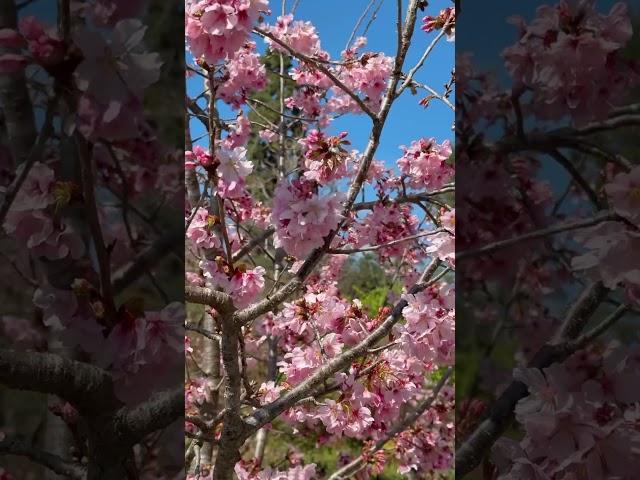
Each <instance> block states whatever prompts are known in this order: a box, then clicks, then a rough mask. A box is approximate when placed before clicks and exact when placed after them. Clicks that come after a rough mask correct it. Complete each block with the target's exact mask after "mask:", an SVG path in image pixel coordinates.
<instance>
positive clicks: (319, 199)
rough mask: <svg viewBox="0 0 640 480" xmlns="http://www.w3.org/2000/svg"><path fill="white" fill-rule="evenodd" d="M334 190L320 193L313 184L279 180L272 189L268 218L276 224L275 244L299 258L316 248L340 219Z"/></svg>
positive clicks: (301, 181) (338, 198)
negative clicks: (270, 216) (271, 209)
mask: <svg viewBox="0 0 640 480" xmlns="http://www.w3.org/2000/svg"><path fill="white" fill-rule="evenodd" d="M341 198H342V196H341V195H340V194H338V193H333V194H329V195H324V196H321V195H319V194H316V193H314V191H313V183H311V182H308V181H304V180H294V181H293V182H291V183H288V184H287V183H284V182H283V183H281V184H280V185H279V186H278V188H277V189H276V192H275V197H274V204H273V211H272V218H273V220H274V223H275V225H276V245H277V246H282V247H283V248H284V249H285V250H286V251H287V253H289V254H291V255H295V256H297V257H302V256H304V255H306V254H307V253H309V252H310V251H311V250H313V249H314V248H318V247H320V246H321V245H322V244H323V242H324V237H326V236H327V235H329V233H330V232H331V230H333V229H334V228H335V227H336V226H337V225H338V222H339V221H340V210H339V209H340V201H341Z"/></svg>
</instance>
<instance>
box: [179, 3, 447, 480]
mask: <svg viewBox="0 0 640 480" xmlns="http://www.w3.org/2000/svg"><path fill="white" fill-rule="evenodd" d="M298 3H299V2H293V5H289V6H287V2H282V3H281V4H276V2H267V1H266V0H202V1H195V0H194V1H187V2H186V26H185V34H186V44H187V49H188V64H187V85H188V92H189V94H188V96H187V98H186V101H185V104H186V108H187V115H188V117H189V121H188V123H187V132H186V142H187V143H186V152H185V172H186V173H185V185H186V196H187V208H186V209H185V224H186V238H187V243H186V249H187V254H186V261H187V271H186V284H187V286H186V301H187V302H188V307H189V308H188V315H187V321H186V324H185V326H186V330H187V336H186V337H185V351H186V355H187V359H186V365H187V373H186V383H185V403H186V405H185V408H186V419H185V420H186V423H185V432H186V436H187V448H186V468H187V471H188V478H192V479H204V478H214V479H220V480H222V479H231V478H235V477H237V478H239V479H241V480H248V479H262V480H266V479H294V478H296V479H302V478H304V479H315V478H323V477H324V478H331V479H333V480H337V479H346V478H351V477H354V476H355V477H356V478H371V477H373V476H375V475H378V474H380V473H381V472H382V471H383V469H384V468H385V466H389V467H390V468H392V469H395V470H397V472H398V473H399V474H401V475H407V476H408V475H411V476H413V477H414V478H434V476H439V475H447V474H448V472H450V469H451V466H452V463H453V434H454V425H453V405H454V399H453V378H452V365H453V363H454V339H455V299H454V294H455V291H454V287H453V285H452V272H453V270H454V267H455V261H454V254H455V252H454V241H455V232H454V226H455V209H454V207H453V205H452V196H453V193H454V191H455V187H454V166H453V150H452V146H451V143H450V141H449V140H448V139H446V138H433V137H432V136H430V135H429V131H428V128H425V132H424V136H423V137H422V138H415V139H413V141H412V142H411V143H410V144H409V145H406V146H402V145H398V150H397V151H398V154H397V156H396V158H394V159H385V160H386V161H382V160H381V159H378V158H377V155H378V151H379V147H380V144H381V141H382V133H383V131H384V129H385V125H386V124H387V123H388V121H389V118H390V112H391V111H392V109H393V108H394V106H397V103H396V102H397V100H398V99H399V98H401V97H402V96H410V95H412V94H413V95H415V96H412V97H411V98H412V99H414V101H413V107H414V108H415V109H416V110H417V111H418V112H420V111H421V110H423V109H425V108H429V107H430V105H432V104H433V103H432V102H442V103H443V104H444V105H445V106H446V107H447V108H450V109H451V110H453V105H452V103H451V101H450V100H449V97H450V95H451V94H452V91H453V83H454V79H453V73H452V76H451V79H450V81H448V82H447V83H446V84H445V85H443V86H442V87H440V89H435V88H434V87H432V86H430V85H429V75H428V70H429V68H428V65H429V62H428V61H429V58H430V55H431V53H432V52H433V51H434V49H435V48H443V47H444V46H445V45H449V46H450V44H447V43H446V41H447V40H448V41H450V42H451V41H452V40H453V38H454V35H455V11H454V9H453V8H446V9H444V10H442V11H434V9H433V7H430V6H429V5H427V2H422V1H418V0H410V1H408V2H402V1H400V0H398V1H397V2H395V4H394V8H393V9H392V10H393V11H394V14H395V15H394V17H395V18H380V19H379V20H378V21H385V22H392V24H393V25H394V29H395V30H396V35H395V36H394V37H393V38H390V39H389V42H390V51H393V54H391V55H388V54H386V53H385V52H376V51H369V50H368V49H367V39H366V36H364V35H362V36H358V35H359V34H361V33H362V32H363V31H364V32H366V31H367V30H368V28H369V25H371V22H372V21H373V20H374V19H375V18H376V16H377V12H378V9H379V8H380V4H381V3H382V2H375V1H372V2H370V3H369V4H368V6H367V7H366V8H365V10H364V12H363V13H362V15H361V17H360V19H359V20H358V21H357V22H356V26H355V28H354V31H353V33H352V35H351V38H350V39H349V42H348V45H347V46H346V48H345V49H344V50H343V51H342V52H341V53H340V54H339V56H332V55H331V54H330V52H328V51H326V50H324V49H323V46H322V42H321V38H320V36H319V34H318V31H317V30H316V28H315V27H314V25H313V23H311V21H309V20H313V19H303V18H298V15H297V13H296V11H297V7H298ZM376 3H378V5H377V6H376ZM271 19H272V20H271ZM367 21H368V24H367ZM347 33H348V32H347ZM439 44H440V45H439ZM410 49H417V50H419V51H420V54H419V56H418V57H417V58H418V60H417V61H416V62H415V63H413V62H411V63H410V62H408V61H407V58H408V53H409V51H410ZM194 85H197V87H194ZM261 92H270V93H269V95H270V96H268V98H269V100H270V101H264V100H260V98H265V97H264V96H263V97H260V94H261ZM419 92H420V94H419ZM344 116H353V117H357V118H364V119H365V120H366V121H367V122H368V131H369V133H368V139H367V141H366V145H365V146H364V149H363V150H362V151H358V150H356V149H355V148H354V146H353V144H354V143H355V142H356V139H355V138H354V137H353V135H352V134H351V133H350V132H348V131H344V132H341V131H336V129H335V128H334V127H333V126H334V124H335V122H336V119H338V118H339V117H344ZM200 131H202V132H204V133H203V135H199V134H198V133H197V132H200ZM269 159H272V160H273V161H271V162H269V161H267V160H269ZM365 254H366V255H372V256H374V258H375V259H376V260H375V261H376V263H377V264H378V265H380V266H381V268H382V275H383V276H384V277H385V284H386V285H387V294H386V298H384V299H383V301H382V302H381V305H378V306H376V308H368V307H367V305H365V304H363V302H362V301H361V300H359V299H358V298H357V297H353V296H347V295H345V294H344V291H343V290H344V289H343V285H342V284H341V279H342V277H343V274H344V271H345V268H346V265H347V264H348V263H349V262H351V261H354V260H353V259H354V258H355V259H356V261H357V259H358V258H361V257H362V256H363V255H365ZM276 435H277V438H274V437H276ZM299 436H305V437H307V438H312V439H314V441H315V443H316V445H317V448H319V449H327V450H328V449H332V450H328V451H335V452H336V454H335V458H334V459H333V465H332V466H331V467H330V468H329V469H324V470H323V469H321V468H320V467H319V466H318V465H316V464H314V463H313V462H309V461H308V460H307V459H305V455H304V454H303V453H304V452H300V451H299V450H296V449H295V448H291V449H289V451H287V452H286V453H279V454H275V455H270V453H269V450H270V449H271V448H279V450H278V451H280V452H281V451H282V447H281V445H282V444H283V442H284V443H286V442H289V441H293V439H295V438H296V437H299ZM346 445H351V447H350V448H346ZM234 475H235V477H234Z"/></svg>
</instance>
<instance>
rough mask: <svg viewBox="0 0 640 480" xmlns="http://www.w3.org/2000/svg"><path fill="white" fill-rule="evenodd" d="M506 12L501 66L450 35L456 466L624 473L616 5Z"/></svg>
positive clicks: (632, 463) (631, 337)
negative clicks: (463, 355) (508, 41)
mask: <svg viewBox="0 0 640 480" xmlns="http://www.w3.org/2000/svg"><path fill="white" fill-rule="evenodd" d="M464 16H465V13H464V8H463V13H462V17H461V20H460V21H461V22H462V25H463V26H462V27H461V28H463V27H464V22H465V20H464ZM466 21H473V22H476V21H478V19H477V18H474V19H473V20H471V19H470V18H468V19H467V20H466ZM510 22H511V23H512V24H513V26H515V29H514V30H515V32H516V33H515V35H516V38H517V40H516V41H515V43H513V44H512V45H510V46H508V47H507V48H505V49H504V50H503V51H502V52H501V54H502V61H503V62H504V66H505V69H506V72H507V74H506V75H505V76H504V77H503V78H500V79H499V78H498V76H497V75H492V74H491V73H488V72H485V71H482V70H480V69H478V68H476V67H475V66H474V58H473V56H472V55H470V54H468V53H465V52H464V49H463V51H462V55H461V56H460V57H459V58H458V59H457V62H456V65H457V78H456V80H457V88H458V91H457V93H458V96H457V103H456V109H457V113H458V114H457V118H456V129H457V138H456V140H457V142H456V154H457V158H458V167H459V172H469V175H466V176H465V175H464V174H459V175H458V179H459V181H460V182H461V184H462V185H461V186H459V191H464V192H465V193H464V196H461V197H459V200H458V205H457V206H458V210H459V212H460V213H459V215H460V220H459V224H458V232H457V234H458V236H457V241H458V244H457V245H458V253H457V274H458V276H457V278H456V281H457V287H458V295H459V296H458V300H459V302H460V303H459V306H460V308H459V309H463V310H464V312H465V315H464V316H461V317H460V318H461V320H460V321H461V322H463V325H464V326H465V328H466V327H468V328H469V330H466V329H465V330H462V331H464V332H467V334H466V335H458V337H457V341H458V351H459V352H460V351H470V350H472V349H475V351H476V352H480V354H479V355H478V357H476V359H475V360H476V361H475V365H474V366H472V365H470V362H463V365H462V368H465V369H466V372H467V373H466V374H465V375H464V377H465V379H464V385H465V387H464V388H461V389H460V390H461V391H459V392H458V394H459V398H458V415H457V425H456V444H457V450H456V461H455V462H456V465H455V470H456V477H457V478H465V477H470V476H471V474H472V472H474V471H477V472H479V471H481V472H482V473H481V475H482V476H483V478H492V479H493V478H499V479H515V478H517V479H552V478H553V479H560V478H562V479H568V478H571V479H595V478H620V479H632V478H635V477H637V469H636V465H638V461H639V459H638V449H637V446H638V441H639V437H638V415H637V413H638V410H637V405H638V401H639V400H640V388H639V387H640V377H639V376H638V363H637V362H638V358H639V357H638V344H637V335H636V334H635V332H630V333H627V334H622V335H620V332H621V331H624V330H619V329H618V326H619V327H620V328H623V326H624V322H625V321H630V320H632V319H634V316H635V319H636V320H637V313H638V306H639V305H638V288H639V286H640V283H639V281H640V277H639V276H638V273H639V272H640V270H639V265H640V261H639V259H638V251H639V250H638V245H639V244H638V226H639V223H638V207H639V206H640V203H639V200H638V199H639V197H638V191H639V190H638V185H639V184H638V178H639V176H640V166H638V162H637V158H635V157H629V156H628V155H627V153H626V151H627V149H628V146H627V145H628V144H627V145H625V144H626V142H625V140H624V139H625V134H626V131H627V129H633V128H634V126H636V125H638V116H637V112H638V106H637V104H634V103H631V102H630V101H629V100H630V98H632V93H631V92H632V90H631V89H632V87H634V86H637V84H638V63H637V60H635V58H634V57H635V55H633V56H630V55H629V52H628V51H626V48H627V47H628V46H629V43H630V41H631V40H632V36H633V28H632V21H631V17H630V15H629V12H628V9H627V6H626V4H624V3H616V4H615V5H613V6H612V7H610V8H603V7H602V6H598V5H596V2H594V1H575V2H574V1H568V0H567V1H565V0H563V1H560V2H558V3H557V4H553V5H543V6H540V7H539V8H538V9H537V10H536V12H535V15H534V16H533V18H527V19H525V18H521V17H512V18H511V19H510ZM505 84H506V87H505V86H504V85H505ZM631 131H633V130H631ZM629 151H632V150H629ZM471 173H472V174H471ZM458 380H459V382H461V381H462V380H461V378H460V377H459V378H458ZM459 385H460V383H459ZM513 420H515V421H513Z"/></svg>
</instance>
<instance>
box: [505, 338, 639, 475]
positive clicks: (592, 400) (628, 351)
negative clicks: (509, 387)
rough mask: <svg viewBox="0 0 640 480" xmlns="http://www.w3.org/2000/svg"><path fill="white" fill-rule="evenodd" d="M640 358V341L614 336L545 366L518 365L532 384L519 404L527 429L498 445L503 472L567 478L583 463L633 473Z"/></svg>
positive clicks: (599, 471)
mask: <svg viewBox="0 0 640 480" xmlns="http://www.w3.org/2000/svg"><path fill="white" fill-rule="evenodd" d="M638 358H640V357H639V356H638V348H637V345H636V346H621V345H616V344H610V345H608V346H607V347H606V348H605V349H604V350H597V349H589V350H587V351H585V352H581V353H578V354H576V355H574V356H573V357H571V358H569V359H568V360H567V361H566V362H564V363H555V364H553V365H551V366H550V367H548V368H545V369H544V370H543V371H540V370H537V369H532V368H520V369H516V371H515V372H514V377H515V378H516V379H517V380H520V381H521V382H523V383H524V384H525V385H526V386H527V388H528V390H529V396H527V397H525V398H524V399H522V400H520V402H518V404H517V406H516V411H515V413H516V419H517V420H518V422H519V423H520V424H521V425H523V427H524V430H525V433H526V435H525V437H524V438H523V439H522V440H521V441H520V442H517V441H514V440H508V439H506V438H503V439H501V440H500V441H499V442H498V443H497V444H496V446H495V447H494V456H495V458H496V464H497V465H498V467H499V469H500V472H501V473H502V475H501V476H500V477H499V478H500V479H505V480H506V479H511V478H522V479H534V478H543V477H542V476H544V477H553V476H556V475H564V476H565V478H566V477H567V476H569V477H571V476H577V475H579V472H580V471H581V470H582V469H583V468H584V465H588V466H589V474H590V475H592V477H590V478H610V477H618V478H632V477H633V475H634V474H635V471H634V467H633V465H635V464H636V463H637V462H638V461H639V460H640V459H639V458H638V450H637V446H638V436H637V425H638V420H639V419H640V411H638V402H639V401H640V396H639V395H638V391H637V389H636V388H634V386H637V385H638V382H639V381H640V376H639V374H638ZM621 458H624V459H625V461H620V459H621Z"/></svg>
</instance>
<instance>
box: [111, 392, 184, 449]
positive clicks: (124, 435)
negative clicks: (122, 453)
mask: <svg viewBox="0 0 640 480" xmlns="http://www.w3.org/2000/svg"><path fill="white" fill-rule="evenodd" d="M183 415H184V387H182V386H181V387H180V388H177V389H175V390H172V391H168V392H162V393H156V394H155V395H153V396H152V397H151V398H150V399H149V400H147V401H146V402H144V403H142V404H140V405H137V406H136V407H133V408H129V407H125V408H123V409H121V410H120V411H119V412H118V413H116V415H115V419H114V422H115V429H116V431H117V432H118V435H119V436H120V438H121V439H122V440H123V442H124V443H126V444H128V445H131V446H132V445H135V444H136V443H138V442H139V441H140V440H142V439H143V438H144V437H146V436H147V435H148V434H150V433H153V432H155V431H158V430H161V429H163V428H165V427H168V426H169V425H171V424H172V423H173V422H175V421H176V420H178V419H179V418H180V417H182V416H183Z"/></svg>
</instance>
